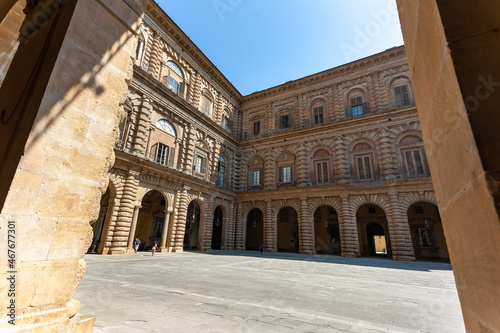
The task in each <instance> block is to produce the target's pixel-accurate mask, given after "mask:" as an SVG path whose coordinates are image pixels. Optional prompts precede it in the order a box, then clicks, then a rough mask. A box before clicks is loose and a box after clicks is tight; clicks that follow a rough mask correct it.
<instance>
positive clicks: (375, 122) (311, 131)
mask: <svg viewBox="0 0 500 333" xmlns="http://www.w3.org/2000/svg"><path fill="white" fill-rule="evenodd" d="M407 115H414V116H415V121H418V115H417V110H416V106H415V105H410V106H408V107H402V108H399V109H394V110H387V111H380V112H375V113H369V114H366V115H363V116H358V117H352V118H344V119H339V120H336V121H332V122H329V123H324V124H321V125H313V126H307V127H303V128H299V129H295V130H290V131H286V132H281V133H273V134H271V135H262V136H259V137H257V138H251V139H245V140H242V141H241V142H240V149H242V150H245V149H248V147H249V146H257V145H261V144H263V145H269V144H273V143H281V144H280V145H282V142H283V141H288V140H290V142H295V141H293V140H299V141H300V140H304V138H306V137H307V136H308V135H313V136H318V135H319V136H322V135H324V134H325V133H331V132H334V131H335V132H336V133H338V134H339V135H340V134H345V133H349V132H351V131H352V127H355V126H358V127H359V126H360V125H363V124H364V125H363V131H370V130H372V129H376V128H379V127H380V126H381V125H380V122H381V121H383V120H384V118H387V120H388V119H389V118H391V122H390V123H389V122H388V123H387V125H391V126H395V125H397V124H398V123H399V121H398V119H393V118H394V117H403V116H407ZM407 121H408V120H407V119H403V120H401V122H402V123H405V122H407ZM337 131H338V132H337Z"/></svg>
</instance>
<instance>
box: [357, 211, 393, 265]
mask: <svg viewBox="0 0 500 333" xmlns="http://www.w3.org/2000/svg"><path fill="white" fill-rule="evenodd" d="M356 220H357V224H358V236H359V250H360V253H361V255H362V256H378V257H389V258H392V250H391V241H390V237H389V227H388V224H387V218H386V215H385V212H384V210H383V209H382V208H380V207H379V206H377V205H371V204H366V205H363V206H361V207H359V209H358V211H357V213H356Z"/></svg>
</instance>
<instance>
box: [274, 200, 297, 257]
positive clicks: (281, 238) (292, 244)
mask: <svg viewBox="0 0 500 333" xmlns="http://www.w3.org/2000/svg"><path fill="white" fill-rule="evenodd" d="M278 251H282V252H299V221H298V219H297V212H296V211H295V209H293V208H292V207H283V208H281V209H280V211H279V212H278Z"/></svg>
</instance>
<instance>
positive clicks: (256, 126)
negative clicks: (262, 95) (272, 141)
mask: <svg viewBox="0 0 500 333" xmlns="http://www.w3.org/2000/svg"><path fill="white" fill-rule="evenodd" d="M259 133H260V120H257V121H254V123H253V135H257V134H259Z"/></svg>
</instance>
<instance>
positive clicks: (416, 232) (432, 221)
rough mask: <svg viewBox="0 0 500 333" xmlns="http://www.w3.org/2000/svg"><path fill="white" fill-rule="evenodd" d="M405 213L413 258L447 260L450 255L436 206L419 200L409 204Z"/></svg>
mask: <svg viewBox="0 0 500 333" xmlns="http://www.w3.org/2000/svg"><path fill="white" fill-rule="evenodd" d="M407 214H408V223H409V225H410V232H411V238H412V243H413V250H414V252H415V258H416V259H424V260H425V259H431V260H432V259H434V260H436V259H437V260H444V261H449V260H450V255H449V254H448V247H447V245H446V238H445V236H444V230H443V225H442V224H441V217H440V215H439V210H438V207H437V206H436V205H435V204H432V203H428V202H423V201H420V202H416V203H414V204H413V205H411V206H410V207H409V208H408V211H407Z"/></svg>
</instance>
